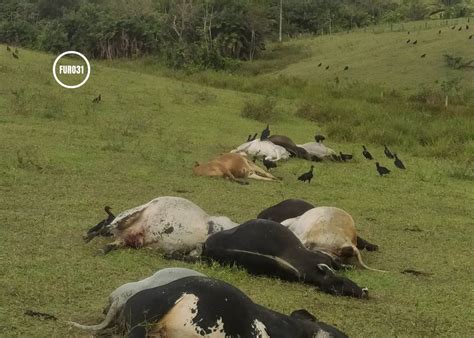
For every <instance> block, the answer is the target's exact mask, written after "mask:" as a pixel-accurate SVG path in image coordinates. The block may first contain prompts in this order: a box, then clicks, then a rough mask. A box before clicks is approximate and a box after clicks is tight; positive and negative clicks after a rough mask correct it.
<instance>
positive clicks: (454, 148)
mask: <svg viewBox="0 0 474 338" xmlns="http://www.w3.org/2000/svg"><path fill="white" fill-rule="evenodd" d="M466 22H467V19H458V20H449V22H448V24H449V25H448V26H446V25H445V24H446V21H444V20H439V21H426V22H413V23H406V24H399V25H394V26H395V27H394V28H393V30H394V31H393V32H391V31H388V32H387V27H386V26H375V27H374V28H371V29H367V31H366V32H364V30H360V31H357V32H353V33H350V34H347V33H338V34H333V35H331V36H328V35H325V36H318V37H312V38H311V37H310V38H308V37H306V38H303V39H298V40H291V41H288V42H285V43H284V44H283V45H279V44H270V45H269V46H267V50H266V52H265V54H264V56H263V59H261V60H257V61H255V62H251V63H245V64H243V65H242V67H241V69H240V70H239V71H237V72H233V73H226V72H214V71H205V72H196V73H192V74H189V73H187V72H176V71H170V70H169V69H166V68H164V67H163V66H162V65H161V64H160V63H159V62H156V60H153V59H143V60H132V61H127V62H124V61H122V60H119V61H111V62H104V63H103V64H104V65H107V66H111V67H115V68H120V69H127V70H132V71H136V72H142V73H147V74H150V73H152V74H155V75H160V76H164V77H168V78H172V79H175V80H179V81H184V82H188V83H196V84H200V85H207V86H211V87H214V88H219V89H231V90H235V91H239V92H244V93H248V94H260V95H264V96H267V97H270V98H273V100H274V101H275V100H276V101H278V102H279V103H280V104H281V105H282V106H281V107H279V109H278V107H277V111H276V113H275V116H273V118H272V119H269V121H271V122H275V121H276V122H278V121H279V120H278V119H279V118H280V117H283V118H284V117H287V118H288V116H291V115H293V114H295V113H297V114H298V110H299V107H301V106H305V105H312V106H314V107H315V110H314V112H313V113H309V114H306V115H301V114H298V115H299V116H300V117H303V118H304V119H308V120H310V121H313V122H316V123H318V124H319V125H320V126H321V131H322V132H323V133H325V134H327V135H328V136H329V137H330V139H331V140H334V141H337V142H357V143H365V142H369V143H374V144H378V145H382V144H384V143H387V144H389V145H391V146H395V147H401V148H403V149H406V150H409V151H410V152H411V153H413V154H414V155H417V156H430V157H436V158H439V159H440V160H441V159H445V158H450V159H453V160H456V161H458V162H459V163H460V165H461V166H465V165H469V163H471V162H472V158H473V155H474V137H473V135H474V133H473V132H472V131H473V130H474V119H473V118H472V117H473V116H474V81H473V80H472V79H473V78H474V67H466V68H462V69H453V68H451V67H449V66H448V65H447V64H446V61H445V58H444V54H450V55H453V56H454V57H457V56H459V57H462V58H463V62H467V61H468V60H474V52H473V50H474V49H473V45H474V40H473V39H471V40H469V39H468V36H469V35H470V34H471V33H472V32H471V31H470V30H469V31H467V30H463V31H461V32H458V31H457V30H451V29H450V27H451V25H453V24H454V23H458V24H461V23H462V24H463V25H465V24H466ZM439 29H441V30H442V33H441V35H438V30H439ZM407 30H410V35H408V34H407ZM384 31H385V32H384ZM408 38H410V39H411V40H412V41H414V40H417V41H418V43H417V45H416V46H415V45H412V44H406V43H405V41H406V40H407V39H408ZM422 54H426V57H425V58H421V57H420V56H421V55H422ZM319 63H322V66H321V67H318V64H319ZM327 65H329V66H330V67H329V69H328V70H326V69H325V67H326V66H327ZM345 66H348V67H349V69H348V70H344V67H345ZM473 66H474V64H473ZM446 95H448V99H449V105H448V107H447V108H445V98H446ZM262 111H263V110H262ZM261 115H262V114H254V116H255V119H256V120H257V121H258V120H259V119H261ZM244 116H245V112H244ZM441 135H442V137H440V136H441ZM466 159H467V162H466Z"/></svg>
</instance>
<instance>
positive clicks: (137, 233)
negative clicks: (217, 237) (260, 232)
mask: <svg viewBox="0 0 474 338" xmlns="http://www.w3.org/2000/svg"><path fill="white" fill-rule="evenodd" d="M236 225H237V224H236V223H234V222H232V221H231V220H230V219H229V218H227V217H224V216H210V215H208V214H207V213H206V212H205V211H204V210H202V209H201V208H200V207H198V206H197V205H196V204H194V203H193V202H191V201H189V200H187V199H184V198H181V197H170V196H165V197H158V198H155V199H154V200H152V201H150V202H148V203H145V204H143V205H140V206H138V207H136V208H133V209H129V210H127V211H124V212H122V213H120V214H119V215H118V216H117V217H115V219H114V220H113V221H112V222H111V223H110V224H108V225H107V226H106V227H105V230H104V232H105V233H110V234H112V235H113V236H114V237H115V241H114V242H113V243H110V244H108V245H107V246H106V247H105V248H104V249H103V252H104V253H108V252H109V251H111V250H113V249H117V248H119V247H124V246H128V247H132V248H141V247H145V246H147V247H151V248H154V249H158V250H160V251H162V252H164V253H173V252H181V253H191V255H192V256H194V255H198V254H199V252H194V251H195V250H199V248H200V245H201V244H202V243H204V242H205V241H206V239H207V237H208V236H209V235H211V234H213V233H216V232H219V231H221V230H225V229H230V228H232V227H234V226H236Z"/></svg>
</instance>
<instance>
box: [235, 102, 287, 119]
mask: <svg viewBox="0 0 474 338" xmlns="http://www.w3.org/2000/svg"><path fill="white" fill-rule="evenodd" d="M275 107H276V102H275V100H274V99H272V98H270V97H265V98H264V99H263V100H261V101H247V102H245V103H244V106H243V108H242V111H241V112H240V115H241V116H242V117H245V118H248V119H252V120H256V121H260V122H274V121H275V120H277V118H278V113H277V112H276V110H275Z"/></svg>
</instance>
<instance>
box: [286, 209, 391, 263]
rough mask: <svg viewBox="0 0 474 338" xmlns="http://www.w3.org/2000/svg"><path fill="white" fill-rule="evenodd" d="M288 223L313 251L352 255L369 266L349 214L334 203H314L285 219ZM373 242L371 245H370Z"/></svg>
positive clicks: (347, 256) (340, 255)
mask: <svg viewBox="0 0 474 338" xmlns="http://www.w3.org/2000/svg"><path fill="white" fill-rule="evenodd" d="M281 224H283V225H285V226H287V227H288V228H289V229H290V230H291V231H292V232H293V233H294V234H295V235H296V236H297V237H298V238H299V239H300V240H301V242H302V243H303V244H304V246H305V247H307V248H308V249H310V250H312V251H319V250H321V251H324V252H328V253H330V254H333V255H336V256H338V257H341V258H349V257H353V256H355V257H356V258H357V260H358V262H359V264H360V265H361V266H363V267H364V268H366V269H368V270H373V271H380V272H383V271H382V270H377V269H372V268H370V267H368V266H367V265H366V264H365V263H364V262H363V261H362V256H361V254H360V251H359V249H358V248H357V231H356V228H355V223H354V220H353V218H352V217H351V215H349V214H348V213H347V212H345V211H344V210H342V209H339V208H335V207H317V208H313V209H310V210H308V211H306V212H305V213H304V214H303V215H301V216H298V217H295V218H290V219H287V220H285V221H283V222H281ZM372 246H373V245H372Z"/></svg>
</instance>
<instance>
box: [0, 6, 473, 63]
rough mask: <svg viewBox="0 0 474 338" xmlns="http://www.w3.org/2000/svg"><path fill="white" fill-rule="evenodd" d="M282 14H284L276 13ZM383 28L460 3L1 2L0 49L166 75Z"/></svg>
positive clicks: (464, 9) (453, 11)
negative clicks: (68, 55)
mask: <svg viewBox="0 0 474 338" xmlns="http://www.w3.org/2000/svg"><path fill="white" fill-rule="evenodd" d="M280 6H281V10H280ZM280 12H281V14H282V15H281V17H282V32H283V36H284V37H288V36H293V35H295V34H300V33H309V34H323V33H328V32H336V31H340V30H350V29H355V28H360V27H366V26H369V25H373V24H378V23H384V22H401V21H408V20H420V19H426V18H433V17H436V18H456V17H461V16H468V15H470V14H471V12H472V2H471V1H463V0H440V1H436V0H434V1H433V2H426V1H423V0H396V1H393V0H134V1H130V0H2V1H1V3H0V43H9V44H15V45H19V46H24V47H29V48H34V49H39V50H44V51H49V52H60V51H65V50H71V49H73V50H78V51H81V52H83V53H85V54H87V55H88V56H89V57H91V58H106V59H113V58H121V57H139V56H143V55H157V56H159V57H161V58H162V59H163V60H165V61H166V62H167V64H168V65H169V66H171V67H175V68H182V67H184V66H186V65H194V66H198V67H202V68H216V69H219V68H226V67H228V66H231V65H232V64H234V63H235V62H237V60H252V59H254V58H256V57H258V55H259V54H260V53H261V52H262V50H264V49H265V42H266V41H271V40H274V39H277V38H278V37H279V29H280Z"/></svg>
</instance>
